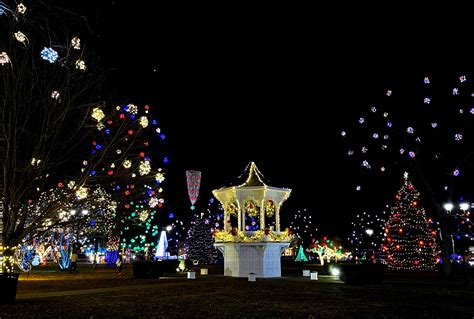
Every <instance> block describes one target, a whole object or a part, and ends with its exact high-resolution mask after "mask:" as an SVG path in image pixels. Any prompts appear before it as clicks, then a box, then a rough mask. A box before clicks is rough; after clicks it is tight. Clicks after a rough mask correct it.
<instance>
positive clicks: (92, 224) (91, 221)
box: [89, 219, 95, 227]
mask: <svg viewBox="0 0 474 319" xmlns="http://www.w3.org/2000/svg"><path fill="white" fill-rule="evenodd" d="M89 226H91V227H93V226H95V220H93V219H91V220H90V221H89Z"/></svg>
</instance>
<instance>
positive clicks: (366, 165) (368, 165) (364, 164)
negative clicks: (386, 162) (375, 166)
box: [362, 161, 372, 169]
mask: <svg viewBox="0 0 474 319" xmlns="http://www.w3.org/2000/svg"><path fill="white" fill-rule="evenodd" d="M362 166H364V167H366V168H367V169H371V168H372V166H370V164H369V162H367V161H363V162H362Z"/></svg>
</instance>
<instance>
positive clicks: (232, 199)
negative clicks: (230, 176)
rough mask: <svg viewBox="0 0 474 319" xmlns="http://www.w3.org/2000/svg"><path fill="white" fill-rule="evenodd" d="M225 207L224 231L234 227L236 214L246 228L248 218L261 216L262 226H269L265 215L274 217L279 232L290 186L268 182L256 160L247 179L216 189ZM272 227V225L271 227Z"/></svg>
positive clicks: (214, 191)
mask: <svg viewBox="0 0 474 319" xmlns="http://www.w3.org/2000/svg"><path fill="white" fill-rule="evenodd" d="M212 193H213V194H214V196H215V197H216V198H217V199H218V200H219V201H220V202H221V204H222V207H223V208H224V220H225V221H226V222H225V224H224V230H226V231H228V230H230V228H232V226H233V225H232V224H231V222H230V220H231V219H230V216H231V215H233V214H234V215H237V228H238V229H239V230H240V231H246V230H247V229H246V226H248V225H246V217H247V216H252V217H255V218H256V217H258V218H259V228H260V229H265V228H266V218H275V231H277V232H279V231H280V208H281V205H282V204H283V202H284V201H285V200H286V199H288V197H289V196H290V193H291V189H288V188H278V187H273V186H268V185H266V184H265V183H264V182H263V180H262V174H261V173H260V171H259V170H258V168H257V166H256V165H255V163H254V162H251V163H250V168H249V169H248V177H247V179H246V181H245V182H244V183H243V184H241V185H238V186H231V187H225V188H219V189H216V190H213V191H212ZM270 228H271V227H270Z"/></svg>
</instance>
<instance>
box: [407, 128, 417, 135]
mask: <svg viewBox="0 0 474 319" xmlns="http://www.w3.org/2000/svg"><path fill="white" fill-rule="evenodd" d="M413 132H415V130H414V129H413V127H409V128H407V133H408V134H413Z"/></svg>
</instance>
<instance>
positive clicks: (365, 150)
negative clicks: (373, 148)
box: [361, 146, 369, 154]
mask: <svg viewBox="0 0 474 319" xmlns="http://www.w3.org/2000/svg"><path fill="white" fill-rule="evenodd" d="M368 150H369V149H368V148H366V147H365V146H363V147H362V150H361V152H362V153H364V154H365V153H367V151H368Z"/></svg>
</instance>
